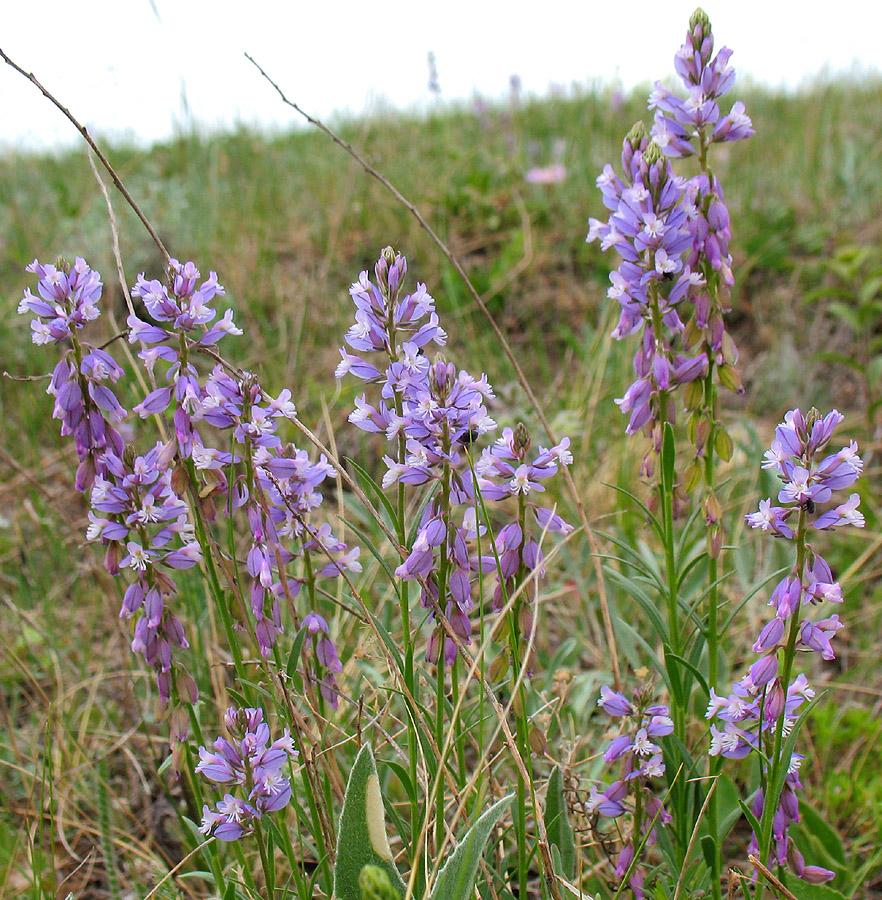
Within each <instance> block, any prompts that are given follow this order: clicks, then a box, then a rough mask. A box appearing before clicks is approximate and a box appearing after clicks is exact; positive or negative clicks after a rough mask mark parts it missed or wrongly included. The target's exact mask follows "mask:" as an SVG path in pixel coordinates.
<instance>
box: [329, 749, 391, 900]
mask: <svg viewBox="0 0 882 900" xmlns="http://www.w3.org/2000/svg"><path fill="white" fill-rule="evenodd" d="M365 866H377V867H378V868H380V869H382V870H383V871H384V872H386V874H387V875H388V876H389V881H390V882H391V884H392V887H393V888H395V890H397V891H398V893H399V894H400V895H402V896H403V895H404V890H405V887H404V882H403V881H402V880H401V875H400V874H399V872H398V869H397V868H396V867H395V862H394V861H393V859H392V848H391V847H390V846H389V839H388V838H387V837H386V816H385V810H384V808H383V797H382V795H381V794H380V779H379V777H378V775H377V766H376V764H375V763H374V754H373V751H372V750H371V748H370V745H369V744H365V745H364V746H363V747H362V748H361V750H359V751H358V756H356V757H355V765H353V767H352V771H351V772H350V773H349V781H348V783H347V785H346V795H345V797H344V798H343V811H342V812H341V813H340V827H339V829H338V831H337V861H336V863H335V864H334V897H335V898H336V900H361V888H360V887H359V884H358V876H359V875H360V874H361V870H362V869H363V868H364V867H365Z"/></svg>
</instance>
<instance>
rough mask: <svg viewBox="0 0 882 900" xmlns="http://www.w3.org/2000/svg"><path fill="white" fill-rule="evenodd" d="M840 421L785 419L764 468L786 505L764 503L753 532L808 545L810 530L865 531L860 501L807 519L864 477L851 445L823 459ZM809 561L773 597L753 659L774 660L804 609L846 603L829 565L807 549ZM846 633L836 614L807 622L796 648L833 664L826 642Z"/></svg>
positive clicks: (751, 519)
mask: <svg viewBox="0 0 882 900" xmlns="http://www.w3.org/2000/svg"><path fill="white" fill-rule="evenodd" d="M843 418H844V417H843V416H842V414H841V413H839V412H837V411H836V410H833V411H832V412H830V413H828V414H827V415H826V416H823V417H822V416H821V415H820V413H818V412H817V410H814V409H812V410H810V411H809V412H808V414H807V415H805V416H804V415H803V414H802V412H800V410H798V409H793V410H791V411H790V412H788V413H787V415H786V416H785V417H784V421H783V422H782V423H781V424H780V425H779V426H778V427H777V429H776V431H775V440H774V441H773V442H772V446H771V448H770V449H769V450H767V451H766V454H765V461H764V463H763V468H765V469H770V470H774V471H776V472H777V474H778V477H779V478H780V479H781V480H782V481H783V483H784V484H783V487H782V488H781V490H780V491H779V492H778V501H779V503H782V504H785V505H782V506H773V505H772V501H771V500H770V499H768V500H764V501H761V502H760V508H759V510H758V511H757V512H755V513H751V514H749V515H748V516H747V521H748V523H749V524H750V525H751V526H752V527H753V528H758V529H760V530H762V531H767V532H769V533H770V534H772V535H774V536H777V537H781V538H784V539H785V540H798V541H800V542H802V543H804V541H805V536H806V534H807V529H809V528H814V529H816V530H825V529H831V528H836V527H838V526H840V525H854V526H856V527H858V528H860V527H863V525H864V517H863V515H862V514H861V512H860V511H859V510H858V505H859V503H860V497H859V495H858V494H852V495H851V496H850V497H849V499H848V500H847V501H846V502H845V503H842V504H840V505H838V506H836V507H834V508H833V509H830V510H828V511H827V512H824V513H822V514H821V515H819V516H818V517H817V518H816V519H814V521H811V520H810V518H809V517H810V516H811V515H812V514H813V513H815V511H816V508H817V505H819V504H823V503H827V502H828V501H829V500H830V499H831V497H832V495H833V491H836V490H842V489H843V488H847V487H850V486H851V485H852V484H854V482H855V481H856V480H857V478H858V477H859V476H860V474H861V471H862V470H863V462H862V461H861V458H860V456H858V453H857V444H856V443H855V442H854V441H851V442H850V443H849V444H848V446H846V447H842V448H841V449H840V450H839V451H837V452H836V453H831V454H826V453H825V450H826V448H827V445H828V444H829V443H830V440H831V438H832V436H833V430H834V429H835V428H836V426H837V425H839V423H840V422H842V420H843ZM794 520H795V521H794ZM794 526H795V529H796V530H795V532H794ZM804 556H805V559H804V560H803V562H802V566H801V568H800V567H799V565H797V566H795V567H794V569H793V570H792V571H790V572H789V573H788V574H787V575H785V576H784V578H783V579H781V581H780V582H778V584H777V585H776V586H775V588H774V590H773V591H772V596H771V599H770V600H769V605H770V606H773V607H774V608H775V617H774V618H773V619H772V620H771V621H770V622H769V623H768V624H767V625H766V626H765V628H763V630H762V633H761V634H760V636H759V638H758V639H757V641H756V643H755V644H754V648H753V649H754V651H755V652H756V653H761V654H774V653H775V652H776V650H777V649H778V648H779V647H781V646H782V645H783V644H784V643H785V641H786V637H785V631H786V629H787V623H788V621H789V620H791V618H792V617H794V616H798V615H799V614H800V613H801V611H802V610H803V609H804V608H808V609H812V607H815V606H818V605H820V604H821V603H823V602H824V601H826V602H828V603H834V604H838V603H841V602H842V589H841V587H840V586H839V583H838V582H836V581H835V580H834V579H833V574H832V572H831V570H830V566H829V565H828V564H827V562H826V560H824V558H823V557H822V556H821V555H820V554H818V553H817V552H816V551H815V550H814V548H813V547H812V546H811V544H807V543H806V544H805V554H804ZM841 627H843V626H842V623H841V622H840V621H839V616H838V615H836V614H834V615H832V616H829V617H827V618H824V619H821V620H817V621H812V620H811V619H808V618H806V619H803V620H802V621H801V622H800V624H799V637H798V646H799V647H801V648H802V649H806V650H814V651H816V652H818V653H820V654H821V655H822V656H823V658H824V659H828V660H830V659H833V658H834V654H833V650H832V647H831V646H830V640H829V636H830V635H831V634H834V633H835V632H836V631H838V630H839V629H840V628H841ZM772 658H774V657H772Z"/></svg>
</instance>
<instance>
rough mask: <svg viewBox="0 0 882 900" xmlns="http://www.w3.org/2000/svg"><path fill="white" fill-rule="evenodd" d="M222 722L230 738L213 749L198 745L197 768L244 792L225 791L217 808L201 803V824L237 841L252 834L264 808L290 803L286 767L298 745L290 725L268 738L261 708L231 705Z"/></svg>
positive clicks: (270, 809)
mask: <svg viewBox="0 0 882 900" xmlns="http://www.w3.org/2000/svg"><path fill="white" fill-rule="evenodd" d="M224 725H225V727H226V729H227V731H228V732H229V734H230V736H231V737H232V741H229V740H227V739H226V738H222V737H219V738H218V739H217V740H216V741H215V742H214V744H213V747H214V752H211V751H209V750H207V749H206V748H205V747H200V748H199V763H198V764H197V765H196V771H197V772H201V773H202V775H204V776H205V778H207V779H208V780H209V781H213V782H214V783H215V784H224V785H227V784H229V785H241V786H242V788H243V794H244V797H236V796H235V795H233V794H230V793H227V794H225V795H224V798H223V800H221V801H219V802H218V803H217V806H216V808H215V809H214V810H212V809H211V808H210V807H209V806H208V805H207V804H206V805H205V806H203V808H202V825H201V827H200V829H199V830H200V831H201V832H202V833H203V834H213V835H214V836H215V837H216V838H217V839H218V840H220V841H235V840H238V839H239V838H240V837H242V836H243V835H245V834H249V833H250V832H251V830H252V827H253V824H254V822H255V821H257V820H258V819H260V818H261V817H262V816H264V815H265V814H266V813H269V812H275V811H276V810H278V809H282V808H283V807H284V806H287V805H288V801H289V800H290V799H291V782H290V781H289V779H288V778H287V777H286V776H284V775H283V774H282V769H283V767H284V765H285V763H286V762H288V760H289V759H293V758H294V757H295V756H297V750H295V749H294V743H293V741H292V740H291V736H290V735H289V734H288V729H287V728H286V729H285V732H284V734H283V736H282V737H280V738H277V739H276V740H275V741H273V742H272V743H271V744H270V743H269V739H270V730H269V726H268V725H267V724H266V722H264V720H263V710H261V709H236V708H235V707H231V708H230V709H228V710H227V713H226V715H225V716H224Z"/></svg>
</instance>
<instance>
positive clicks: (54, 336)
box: [18, 257, 126, 491]
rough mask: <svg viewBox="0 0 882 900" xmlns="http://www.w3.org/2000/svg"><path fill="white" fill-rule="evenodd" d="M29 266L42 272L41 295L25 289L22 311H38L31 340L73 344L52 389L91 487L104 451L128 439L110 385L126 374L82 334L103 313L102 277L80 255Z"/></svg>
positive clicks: (83, 482) (56, 413)
mask: <svg viewBox="0 0 882 900" xmlns="http://www.w3.org/2000/svg"><path fill="white" fill-rule="evenodd" d="M26 271H28V272H32V273H34V274H35V275H36V276H37V277H38V282H37V292H38V293H39V295H40V296H39V297H35V296H34V295H33V294H32V293H31V291H30V290H25V294H24V297H23V298H22V300H21V303H19V306H18V311H19V313H21V314H25V315H26V314H28V313H30V314H32V315H34V316H36V318H34V319H32V320H31V339H32V340H33V342H34V343H35V344H48V343H52V342H54V343H56V344H60V343H61V342H63V341H69V342H70V343H71V349H70V350H68V351H67V352H66V353H65V354H64V356H63V357H62V358H61V360H60V361H59V362H58V365H56V366H55V370H54V371H53V372H52V377H51V379H50V381H49V387H48V388H47V389H46V392H47V393H48V394H50V395H52V396H53V397H55V409H54V410H53V413H52V417H53V418H55V419H60V420H61V433H62V435H72V436H73V438H74V442H75V444H76V450H77V457H78V459H79V466H78V467H77V473H76V479H75V487H76V489H77V490H78V491H88V490H89V489H90V488H91V486H92V483H93V481H94V479H95V475H96V473H100V474H104V473H105V471H106V469H105V464H104V456H105V453H107V452H112V453H115V454H116V455H117V456H119V455H121V454H122V452H123V444H124V442H123V439H122V437H121V435H120V433H119V432H118V431H117V430H116V428H115V427H114V426H115V425H117V424H119V422H121V421H122V420H123V419H124V418H125V416H126V411H125V410H124V409H123V408H122V406H121V405H120V403H119V400H117V398H116V395H115V394H114V392H113V390H112V389H111V388H110V387H109V386H108V382H109V383H110V384H115V383H116V382H117V381H118V380H119V378H120V377H121V376H122V374H123V370H122V369H121V368H120V367H119V366H118V365H117V364H116V362H115V360H114V359H113V357H112V356H111V355H110V354H109V353H108V352H107V351H106V350H101V349H98V348H96V347H91V346H89V345H88V344H85V343H83V342H82V341H81V340H80V338H79V334H78V332H79V330H80V329H81V328H82V327H83V326H84V325H85V323H86V322H92V321H94V320H95V319H97V318H98V316H99V315H100V310H99V309H98V302H99V300H100V299H101V289H102V282H101V276H100V275H99V274H98V273H97V272H95V271H93V270H92V269H91V268H90V267H89V266H88V264H87V263H86V261H85V260H84V259H81V258H80V257H77V259H76V261H75V262H74V264H73V265H70V264H69V263H68V262H67V261H66V260H63V259H59V260H58V261H57V265H50V264H48V263H40V262H38V261H37V260H36V259H35V260H34V261H33V262H32V263H31V264H30V265H29V266H27V267H26Z"/></svg>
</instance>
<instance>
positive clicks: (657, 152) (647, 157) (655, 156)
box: [643, 141, 665, 168]
mask: <svg viewBox="0 0 882 900" xmlns="http://www.w3.org/2000/svg"><path fill="white" fill-rule="evenodd" d="M664 158H665V154H664V150H662V148H661V147H660V146H659V145H658V144H657V143H656V142H655V141H652V142H651V143H650V145H649V146H648V147H647V148H646V150H644V151H643V162H644V163H645V164H646V166H647V167H649V168H651V167H652V166H654V165H655V164H656V163H658V162H660V161H662V160H663V159H664Z"/></svg>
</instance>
